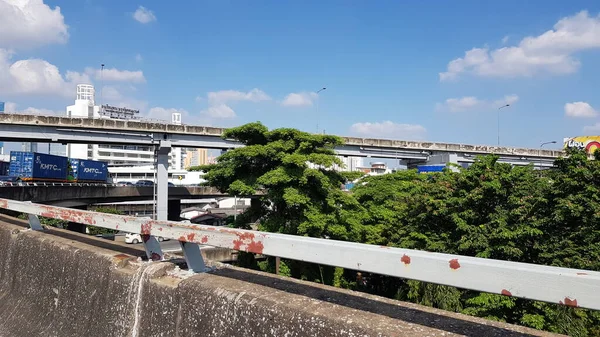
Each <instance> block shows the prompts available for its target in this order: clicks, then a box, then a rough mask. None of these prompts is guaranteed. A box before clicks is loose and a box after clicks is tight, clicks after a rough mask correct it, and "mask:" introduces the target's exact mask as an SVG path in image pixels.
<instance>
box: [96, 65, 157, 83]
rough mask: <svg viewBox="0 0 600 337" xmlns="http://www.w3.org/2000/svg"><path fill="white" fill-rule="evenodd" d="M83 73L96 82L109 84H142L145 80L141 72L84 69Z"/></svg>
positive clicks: (113, 69) (114, 69)
mask: <svg viewBox="0 0 600 337" xmlns="http://www.w3.org/2000/svg"><path fill="white" fill-rule="evenodd" d="M85 73H86V74H88V75H90V76H93V77H94V78H95V79H97V80H103V81H109V82H133V83H144V82H146V78H145V77H144V73H143V72H142V71H141V70H135V71H131V70H119V69H116V68H105V69H104V70H101V69H94V68H91V67H87V68H85Z"/></svg>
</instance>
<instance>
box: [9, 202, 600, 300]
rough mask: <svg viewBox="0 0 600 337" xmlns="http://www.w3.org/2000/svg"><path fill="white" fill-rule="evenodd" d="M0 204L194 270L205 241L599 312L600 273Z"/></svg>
mask: <svg viewBox="0 0 600 337" xmlns="http://www.w3.org/2000/svg"><path fill="white" fill-rule="evenodd" d="M0 208H4V209H7V210H12V211H17V212H22V213H26V214H29V225H30V227H31V229H33V230H43V227H42V226H41V224H40V222H39V218H38V216H43V217H48V218H54V219H60V220H66V221H71V222H76V223H81V224H85V225H92V226H98V227H103V228H109V229H115V230H122V231H125V232H130V233H137V234H141V235H142V238H143V241H144V247H145V249H146V254H147V256H148V258H149V259H150V260H153V261H157V260H163V259H164V255H163V253H162V250H161V249H160V245H159V244H158V241H157V240H156V239H155V238H154V237H156V236H160V237H164V238H170V239H174V240H178V241H179V242H180V243H181V246H182V250H183V253H184V256H185V259H186V261H187V263H188V267H189V269H191V270H192V271H195V272H203V271H205V265H204V261H203V259H202V255H201V254H200V249H199V246H198V245H210V246H215V247H222V248H229V249H234V250H238V251H245V252H251V253H256V254H264V255H270V256H277V257H281V258H288V259H293V260H299V261H306V262H312V263H319V264H324V265H329V266H337V267H343V268H347V269H352V270H358V271H363V272H371V273H377V274H382V275H388V276H394V277H401V278H407V279H413V280H419V281H424V282H431V283H437V284H443V285H448V286H454V287H459V288H464V289H471V290H476V291H483V292H488V293H496V294H502V295H506V296H514V297H519V298H526V299H532V300H539V301H545V302H550V303H559V304H563V305H567V306H571V307H582V308H589V309H595V310H600V291H598V289H600V272H595V271H588V270H579V269H568V268H559V267H551V266H543V265H536V264H528V263H518V262H509V261H500V260H492V259H484V258H476V257H469V256H461V255H451V254H441V253H431V252H426V251H418V250H410V249H401V248H393V247H385V246H375V245H368V244H362V243H353V242H343V241H336V240H328V239H318V238H309V237H301V236H293V235H284V234H276V233H266V232H259V231H249V230H240V229H232V228H224V227H213V226H204V225H194V224H185V223H180V222H175V221H156V220H151V219H149V218H137V217H132V216H123V215H114V214H105V213H96V212H92V211H82V210H75V209H69V208H63V207H55V206H47V205H40V204H33V203H31V202H22V201H15V200H9V199H0Z"/></svg>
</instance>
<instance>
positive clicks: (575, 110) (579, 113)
mask: <svg viewBox="0 0 600 337" xmlns="http://www.w3.org/2000/svg"><path fill="white" fill-rule="evenodd" d="M565 115H566V116H568V117H582V118H590V117H596V116H598V111H596V110H595V109H594V108H592V106H591V105H589V104H588V103H586V102H573V103H567V104H565Z"/></svg>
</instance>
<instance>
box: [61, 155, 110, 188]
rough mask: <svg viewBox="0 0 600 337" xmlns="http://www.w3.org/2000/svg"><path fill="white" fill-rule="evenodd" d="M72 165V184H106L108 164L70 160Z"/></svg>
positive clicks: (85, 160) (70, 179)
mask: <svg viewBox="0 0 600 337" xmlns="http://www.w3.org/2000/svg"><path fill="white" fill-rule="evenodd" d="M69 162H70V164H71V167H70V174H69V175H68V177H67V179H68V180H69V181H70V182H92V183H96V182H106V179H107V178H108V164H107V163H106V162H103V161H96V160H87V159H73V158H71V159H69Z"/></svg>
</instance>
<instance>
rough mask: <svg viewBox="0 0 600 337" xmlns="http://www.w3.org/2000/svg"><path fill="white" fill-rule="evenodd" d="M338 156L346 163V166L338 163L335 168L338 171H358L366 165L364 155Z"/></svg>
mask: <svg viewBox="0 0 600 337" xmlns="http://www.w3.org/2000/svg"><path fill="white" fill-rule="evenodd" d="M337 157H338V158H339V159H340V160H341V161H342V163H344V166H343V167H340V166H338V165H335V166H334V167H333V168H334V169H335V170H336V171H358V170H359V168H360V167H362V166H363V165H364V164H363V158H362V157H344V156H337Z"/></svg>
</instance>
